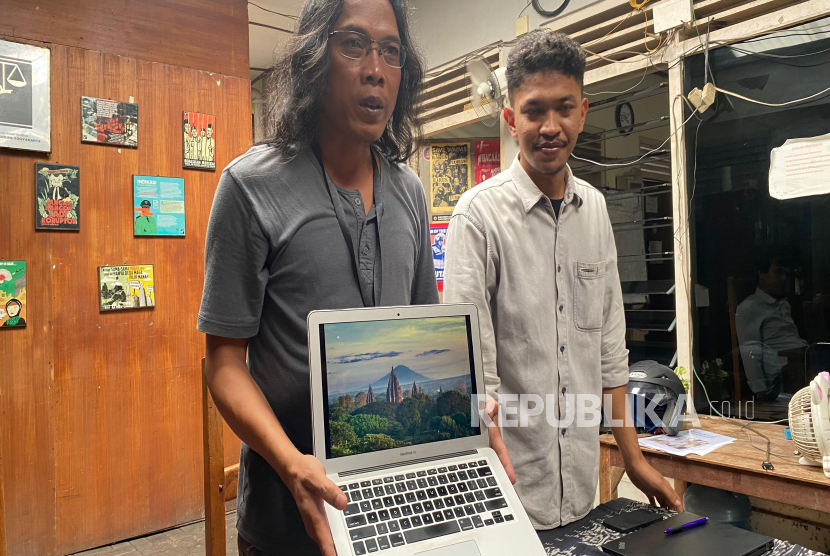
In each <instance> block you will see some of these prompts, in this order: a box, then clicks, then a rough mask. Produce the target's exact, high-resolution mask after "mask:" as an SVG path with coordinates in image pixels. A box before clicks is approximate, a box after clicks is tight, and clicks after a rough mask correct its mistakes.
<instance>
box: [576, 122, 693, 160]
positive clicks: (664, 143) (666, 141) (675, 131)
mask: <svg viewBox="0 0 830 556" xmlns="http://www.w3.org/2000/svg"><path fill="white" fill-rule="evenodd" d="M696 113H697V112H692V115H691V116H689V118H688V119H687V120H686V121H685V122H683V123H682V124H680V125H679V126H678V127H677V128H676V129H675V130H674V131H672V132H671V134H670V135H669V136H668V137H666V140H665V141H663V142H662V143H661V144H660V146H659V147H657V148H654V149H652V150H650V151H648V152H647V153H645V154H644V155H643V156H641V157H639V158H637V159H636V160H633V161H631V162H623V163H619V164H603V163H602V162H596V161H595V160H589V159H587V158H582V157H579V156H576V155H575V154H573V153H571V157H573V158H575V159H577V160H581V161H582V162H588V163H590V164H593V165H594V166H606V167H609V168H615V167H623V166H631V165H632V164H637V163H638V162H640V161H641V160H643V159H644V158H647V157H649V156H651V155H652V154H653V153H655V152H657V151H659V150H660V149H662V148H663V147H665V146H666V143H668V142H669V141H670V140H671V138H672V137H674V135H675V134H676V133H677V132H678V131H680V130H681V129H683V126H685V125H686V124H687V123H688V122H689V120H691V119H692V118H693V117H694V115H695V114H696Z"/></svg>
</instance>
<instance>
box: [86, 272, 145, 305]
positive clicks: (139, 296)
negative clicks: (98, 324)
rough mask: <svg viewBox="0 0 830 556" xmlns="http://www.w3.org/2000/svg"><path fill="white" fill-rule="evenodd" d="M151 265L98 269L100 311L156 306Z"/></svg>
mask: <svg viewBox="0 0 830 556" xmlns="http://www.w3.org/2000/svg"><path fill="white" fill-rule="evenodd" d="M154 289H155V288H154V284H153V265H123V266H99V267H98V295H99V298H100V302H101V310H102V311H114V310H119V309H141V308H144V307H155V306H156V294H155V291H154Z"/></svg>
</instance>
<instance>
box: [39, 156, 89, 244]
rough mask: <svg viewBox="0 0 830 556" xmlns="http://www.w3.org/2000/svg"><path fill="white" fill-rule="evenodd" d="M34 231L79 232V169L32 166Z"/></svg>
mask: <svg viewBox="0 0 830 556" xmlns="http://www.w3.org/2000/svg"><path fill="white" fill-rule="evenodd" d="M35 229H37V230H80V229H81V169H80V168H79V167H78V166H68V165H66V164H44V163H41V162H37V163H35Z"/></svg>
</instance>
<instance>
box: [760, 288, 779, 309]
mask: <svg viewBox="0 0 830 556" xmlns="http://www.w3.org/2000/svg"><path fill="white" fill-rule="evenodd" d="M755 295H757V296H758V298H759V299H760V300H761V301H763V302H764V303H768V304H769V305H774V304H776V303H778V301H779V300H778V299H775V298H774V297H772V296H771V295H770V294H768V293H767V292H765V291H764V290H762V289H761V288H755Z"/></svg>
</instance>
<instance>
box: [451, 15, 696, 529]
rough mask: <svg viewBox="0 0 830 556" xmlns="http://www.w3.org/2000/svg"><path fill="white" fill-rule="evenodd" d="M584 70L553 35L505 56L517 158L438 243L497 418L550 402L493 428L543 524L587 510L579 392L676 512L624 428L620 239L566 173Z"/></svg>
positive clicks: (651, 489) (595, 464)
mask: <svg viewBox="0 0 830 556" xmlns="http://www.w3.org/2000/svg"><path fill="white" fill-rule="evenodd" d="M584 70H585V54H584V52H583V50H582V48H581V47H580V46H579V45H578V44H577V43H576V42H574V41H572V40H571V39H570V38H568V37H567V36H565V35H563V34H561V33H551V32H548V31H542V30H539V31H534V32H531V33H529V34H527V35H525V36H523V37H522V38H521V39H519V41H518V43H517V44H516V46H515V47H514V48H513V50H512V51H511V53H510V56H509V59H508V62H507V81H508V94H509V98H510V106H511V107H509V108H506V109H505V113H504V116H505V119H506V121H507V124H508V126H509V127H510V133H511V135H512V136H513V137H514V138H515V139H517V140H518V142H519V147H520V154H519V156H518V157H517V158H516V160H514V162H513V164H512V166H511V167H510V169H509V170H507V171H506V172H504V173H502V174H500V175H498V176H496V177H494V178H491V179H489V180H487V181H486V182H484V183H482V184H480V185H479V186H477V187H475V188H473V189H472V190H470V191H468V192H467V193H465V194H464V195H463V196H462V198H461V200H460V201H459V203H458V205H457V206H456V209H455V212H454V213H453V216H452V220H451V222H450V226H449V232H448V235H447V242H446V245H447V252H446V267H445V275H444V287H445V290H444V301H445V302H448V303H459V302H472V303H475V304H476V306H477V307H478V311H479V320H480V322H481V344H482V358H483V362H484V374H485V382H486V385H487V391H488V393H489V394H490V395H492V396H493V397H496V398H499V397H501V399H502V404H501V412H502V417H504V414H505V412H506V411H507V410H508V406H506V405H505V399H507V398H508V397H510V396H512V397H513V399H514V400H515V399H516V397H517V396H522V395H525V396H527V395H528V394H531V395H534V396H541V398H544V399H545V405H546V406H547V407H546V408H545V411H546V412H547V413H545V412H541V408H532V407H531V406H530V404H527V409H529V410H534V411H526V412H525V413H526V415H525V418H526V425H527V426H509V427H508V426H504V427H502V428H501V435H502V436H503V444H502V439H501V438H499V435H498V432H495V431H493V430H491V443H492V444H493V446H494V449H496V451H497V453H499V454H500V457H501V459H502V462H503V463H504V464H505V467H506V468H507V469H508V473H509V474H510V473H511V472H512V469H511V467H512V466H511V461H512V464H513V465H515V477H516V490H517V492H518V494H519V496H520V498H521V500H522V503H523V504H524V506H525V509H526V510H527V513H528V515H529V516H530V518H531V521H532V522H533V524H534V526H535V527H536V528H537V529H550V528H553V527H559V526H561V525H565V524H567V523H570V522H572V521H576V520H578V519H580V518H582V517H584V516H585V515H586V514H587V513H588V512H589V511H590V510H591V506H592V504H593V501H594V495H595V493H596V487H597V481H598V473H599V424H598V423H595V424H587V425H586V423H584V422H582V423H580V422H579V419H577V420H575V421H574V422H573V423H570V424H567V416H566V413H567V411H568V410H569V404H573V403H574V401H575V403H576V404H579V403H580V401H579V400H581V399H585V398H586V396H591V397H593V399H595V400H597V404H598V403H599V400H601V399H604V400H605V401H606V403H605V404H604V409H605V413H606V415H609V414H610V416H611V417H612V418H613V419H615V420H617V421H618V423H617V426H615V425H614V423H612V430H613V432H614V437H615V438H616V440H617V443H618V445H619V447H620V451H621V453H622V456H623V459H624V460H625V469H626V471H627V472H628V476H629V478H630V479H631V481H632V482H633V483H634V484H635V485H636V486H637V487H638V488H639V489H640V490H642V491H643V492H644V493H645V494H646V495H647V496H648V497H649V499H650V500H651V501H652V503H657V502H659V503H660V504H661V505H663V506H667V507H671V508H674V509H678V510H679V509H681V508H682V504H681V502H680V499H679V497H678V496H677V494H676V493H675V492H674V490H673V489H672V488H671V486H670V485H669V483H668V482H667V481H666V480H665V479H664V478H663V477H662V476H661V475H660V474H659V473H658V472H657V471H656V470H655V469H654V468H652V467H651V466H650V465H649V464H648V463H647V462H646V461H645V458H644V457H643V455H642V453H641V452H640V448H639V445H638V442H637V435H636V433H635V431H634V428H633V427H632V426H631V424H630V422H629V423H627V425H628V426H625V425H622V424H621V421H622V420H623V417H624V415H625V400H626V394H627V387H626V385H627V383H628V351H627V350H626V347H625V314H624V311H623V301H622V292H621V286H620V280H619V275H618V272H617V253H616V247H615V244H614V236H613V233H612V230H611V222H610V220H609V218H608V213H607V210H606V206H605V200H604V198H603V195H602V194H601V193H600V192H599V191H597V190H596V189H595V188H593V187H592V186H591V185H589V184H588V183H587V182H585V181H582V180H580V179H577V178H575V177H574V176H573V173H572V172H571V170H570V168H569V167H568V165H567V161H568V157H569V156H570V154H571V152H572V151H573V149H574V146H575V145H576V141H577V137H578V136H579V133H580V132H581V131H582V128H583V125H584V123H585V114H586V112H587V110H588V100H587V99H585V98H583V96H582V78H583V73H584ZM603 394H604V396H603ZM607 402H610V405H611V407H608V403H607ZM511 409H512V411H511V412H512V413H514V414H515V412H516V410H517V409H518V408H511ZM577 416H578V414H577ZM522 420H524V419H521V420H519V422H521V421H522ZM552 420H553V421H558V420H563V421H565V423H564V424H563V423H556V424H554V425H552V424H551V423H550V422H551V421H552ZM580 425H582V426H580ZM504 446H506V449H503V448H504Z"/></svg>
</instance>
